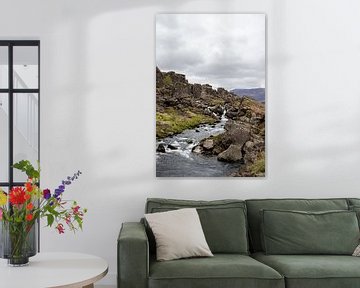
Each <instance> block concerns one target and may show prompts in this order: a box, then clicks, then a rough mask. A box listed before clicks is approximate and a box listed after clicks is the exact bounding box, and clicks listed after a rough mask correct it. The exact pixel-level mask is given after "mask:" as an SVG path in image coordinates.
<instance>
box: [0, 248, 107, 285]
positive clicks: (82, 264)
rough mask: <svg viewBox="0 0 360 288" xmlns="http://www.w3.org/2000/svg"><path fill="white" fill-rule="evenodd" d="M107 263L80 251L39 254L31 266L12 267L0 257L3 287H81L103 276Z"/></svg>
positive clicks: (32, 259)
mask: <svg viewBox="0 0 360 288" xmlns="http://www.w3.org/2000/svg"><path fill="white" fill-rule="evenodd" d="M107 271H108V264H107V263H106V261H105V260H104V259H102V258H99V257H97V256H93V255H87V254H80V253H68V252H64V253H60V252H57V253H38V254H37V255H35V256H34V257H31V258H30V261H29V265H28V266H23V267H9V266H7V260H5V259H1V260H0V287H4V288H45V287H46V288H47V287H57V288H60V287H64V288H65V287H66V288H74V287H82V286H86V285H90V284H92V283H94V282H96V281H98V280H100V279H101V278H103V277H104V276H105V275H106V273H107Z"/></svg>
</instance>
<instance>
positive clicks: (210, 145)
mask: <svg viewBox="0 0 360 288" xmlns="http://www.w3.org/2000/svg"><path fill="white" fill-rule="evenodd" d="M202 146H203V148H204V149H206V150H211V149H212V148H214V140H212V139H206V140H205V141H204V143H203V144H202Z"/></svg>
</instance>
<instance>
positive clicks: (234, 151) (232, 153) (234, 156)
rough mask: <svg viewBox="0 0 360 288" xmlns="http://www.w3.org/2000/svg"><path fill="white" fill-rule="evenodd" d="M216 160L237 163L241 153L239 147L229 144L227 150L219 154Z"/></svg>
mask: <svg viewBox="0 0 360 288" xmlns="http://www.w3.org/2000/svg"><path fill="white" fill-rule="evenodd" d="M217 159H218V160H219V161H223V162H239V161H241V159H242V152H241V146H240V145H234V144H231V145H230V146H229V148H228V149H226V150H225V151H223V152H221V153H220V154H219V155H218V157H217Z"/></svg>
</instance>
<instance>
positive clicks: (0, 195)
mask: <svg viewBox="0 0 360 288" xmlns="http://www.w3.org/2000/svg"><path fill="white" fill-rule="evenodd" d="M6 203H7V196H6V195H5V193H4V192H3V191H2V190H1V189H0V206H4V205H6Z"/></svg>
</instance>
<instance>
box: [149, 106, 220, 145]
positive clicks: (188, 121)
mask: <svg viewBox="0 0 360 288" xmlns="http://www.w3.org/2000/svg"><path fill="white" fill-rule="evenodd" d="M214 122H216V119H214V118H212V117H210V116H207V115H203V114H198V113H194V112H191V111H187V112H180V111H177V110H175V109H172V108H170V109H166V110H165V111H164V112H157V113H156V137H158V138H164V137H167V136H170V135H173V134H178V133H181V132H182V131H184V130H186V129H192V128H195V127H197V126H198V125H200V124H212V123H214Z"/></svg>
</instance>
